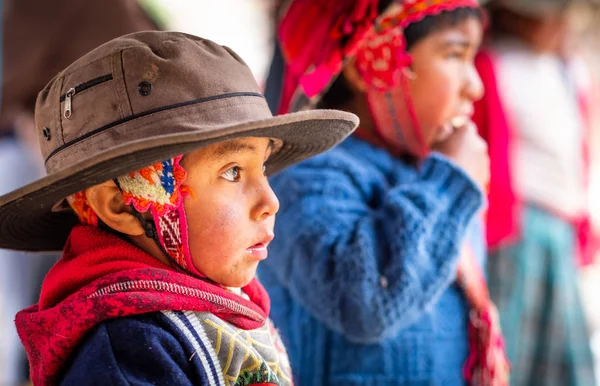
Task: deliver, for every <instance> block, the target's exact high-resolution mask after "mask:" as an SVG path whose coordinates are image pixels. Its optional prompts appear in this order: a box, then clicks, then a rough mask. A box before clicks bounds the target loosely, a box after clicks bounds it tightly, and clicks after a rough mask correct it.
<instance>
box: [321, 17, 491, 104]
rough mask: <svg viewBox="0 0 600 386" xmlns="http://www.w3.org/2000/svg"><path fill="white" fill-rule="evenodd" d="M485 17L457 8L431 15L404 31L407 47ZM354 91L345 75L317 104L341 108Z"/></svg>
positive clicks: (338, 78)
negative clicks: (437, 32)
mask: <svg viewBox="0 0 600 386" xmlns="http://www.w3.org/2000/svg"><path fill="white" fill-rule="evenodd" d="M482 17H483V15H482V11H481V10H480V9H473V8H456V9H453V10H452V11H443V12H441V13H439V14H438V15H430V16H426V17H424V18H423V20H420V21H418V22H416V23H412V24H410V25H409V26H408V27H407V28H406V30H405V31H404V36H405V37H406V46H407V49H408V50H410V49H411V48H412V47H413V46H414V45H415V44H416V43H417V42H419V41H420V40H422V39H424V38H425V37H427V36H428V35H429V34H431V33H432V32H435V31H439V30H440V29H444V28H448V27H453V26H456V25H457V24H459V23H461V22H462V21H464V20H467V19H470V18H476V19H478V20H481V19H482ZM351 97H352V90H351V88H350V85H349V84H348V81H347V80H346V78H345V77H344V75H343V74H340V76H338V77H337V79H336V80H335V81H334V82H333V84H332V85H331V87H330V88H329V90H328V91H327V92H326V93H325V95H324V96H323V98H322V99H321V100H320V101H319V103H318V104H317V107H318V108H330V109H331V108H341V107H343V106H344V104H346V103H347V102H349V101H350V99H351Z"/></svg>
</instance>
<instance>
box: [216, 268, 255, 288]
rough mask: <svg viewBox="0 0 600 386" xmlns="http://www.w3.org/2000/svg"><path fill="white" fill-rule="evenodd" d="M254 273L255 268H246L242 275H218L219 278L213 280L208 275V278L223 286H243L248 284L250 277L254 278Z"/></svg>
mask: <svg viewBox="0 0 600 386" xmlns="http://www.w3.org/2000/svg"><path fill="white" fill-rule="evenodd" d="M255 275H256V268H254V269H251V270H247V272H244V273H243V274H242V275H240V274H237V275H235V276H233V275H227V276H228V277H220V278H219V280H215V279H213V278H210V277H209V279H211V280H213V281H215V282H217V283H219V284H220V285H222V286H223V287H229V288H242V287H245V286H247V285H248V284H250V282H251V281H252V279H254V277H255Z"/></svg>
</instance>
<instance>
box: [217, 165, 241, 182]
mask: <svg viewBox="0 0 600 386" xmlns="http://www.w3.org/2000/svg"><path fill="white" fill-rule="evenodd" d="M241 170H242V168H240V167H239V166H234V167H231V168H229V169H227V170H225V171H224V172H223V173H221V177H223V178H225V179H226V180H227V181H231V182H237V181H239V180H240V172H241Z"/></svg>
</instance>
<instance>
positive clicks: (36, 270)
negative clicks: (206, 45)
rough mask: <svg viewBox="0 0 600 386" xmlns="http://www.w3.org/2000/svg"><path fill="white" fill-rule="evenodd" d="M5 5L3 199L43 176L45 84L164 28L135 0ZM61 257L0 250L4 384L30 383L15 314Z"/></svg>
mask: <svg viewBox="0 0 600 386" xmlns="http://www.w3.org/2000/svg"><path fill="white" fill-rule="evenodd" d="M3 3H4V4H2V5H3V21H2V22H3V32H4V36H3V38H4V39H3V47H2V60H3V62H2V100H1V113H0V163H1V164H2V165H3V167H2V168H0V194H4V193H6V192H8V191H11V190H14V189H16V188H17V187H19V186H21V185H24V184H26V183H28V182H30V181H32V180H34V179H35V178H37V177H39V176H41V175H42V174H43V173H44V172H43V167H44V166H43V160H41V159H39V155H38V153H39V151H38V145H37V138H36V136H35V131H34V125H33V108H34V104H35V99H36V96H37V94H38V92H39V91H40V90H42V88H44V86H45V85H46V84H47V83H48V81H49V80H50V79H51V78H52V77H53V76H55V75H56V74H57V73H58V72H59V71H60V70H62V69H63V68H64V67H66V66H67V65H68V64H69V63H71V62H73V61H74V60H75V59H77V58H78V57H80V56H82V55H83V54H85V53H86V52H88V51H89V50H90V49H92V48H94V47H96V46H98V45H100V44H102V43H104V42H107V41H109V40H111V39H113V38H115V37H117V36H120V35H124V34H127V33H131V32H136V31H143V30H154V29H157V28H158V27H159V26H158V25H157V22H156V21H155V20H156V17H155V16H156V15H155V14H154V13H153V16H154V17H150V16H149V13H148V12H147V11H146V10H145V9H143V8H142V7H140V4H138V3H137V1H135V0H85V1H78V0H61V1H45V0H18V1H17V0H4V1H3ZM145 3H148V2H145ZM154 9H156V8H152V10H154ZM57 257H58V256H48V255H31V254H29V255H27V254H24V253H19V252H14V251H6V250H0V385H13V384H18V383H20V382H22V381H24V380H25V377H26V374H27V371H26V367H25V355H24V352H23V349H22V348H21V344H20V342H19V339H18V336H17V333H16V330H15V326H14V322H13V321H14V316H15V314H16V312H17V311H18V310H19V309H21V308H23V307H25V306H27V305H29V304H31V303H32V302H35V301H36V300H37V295H38V293H37V290H38V288H39V283H40V282H41V279H42V278H43V276H44V275H45V273H46V271H47V270H48V269H49V267H50V266H51V265H52V263H53V262H54V261H56V258H57Z"/></svg>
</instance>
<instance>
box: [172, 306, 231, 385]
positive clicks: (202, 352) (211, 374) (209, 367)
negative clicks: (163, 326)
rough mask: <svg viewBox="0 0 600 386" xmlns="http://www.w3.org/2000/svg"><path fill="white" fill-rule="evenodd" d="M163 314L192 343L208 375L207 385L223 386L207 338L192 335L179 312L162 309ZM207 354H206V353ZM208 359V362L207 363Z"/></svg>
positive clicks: (223, 383)
mask: <svg viewBox="0 0 600 386" xmlns="http://www.w3.org/2000/svg"><path fill="white" fill-rule="evenodd" d="M162 313H163V315H165V316H166V317H167V318H169V320H170V321H171V322H173V324H175V326H177V328H178V329H179V330H181V332H182V333H183V335H184V336H185V337H186V338H187V340H188V341H189V342H190V343H191V344H192V346H193V347H194V350H196V354H197V355H198V356H199V357H200V362H201V363H202V367H203V368H204V371H205V372H206V375H207V377H208V384H209V386H217V385H219V386H225V381H224V380H223V379H222V376H221V372H220V371H219V369H218V368H217V367H220V366H219V361H218V359H217V358H216V356H214V355H213V354H212V353H211V352H210V351H209V350H208V348H209V347H211V345H210V342H208V339H206V341H202V337H200V342H199V341H198V340H197V339H196V338H195V337H194V334H193V332H192V331H190V329H189V328H188V327H187V326H186V325H185V323H184V322H183V321H182V320H181V318H180V317H179V316H178V315H181V314H182V313H181V312H173V311H162ZM200 343H202V344H203V346H204V347H200ZM207 354H208V355H207ZM209 361H210V363H209Z"/></svg>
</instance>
